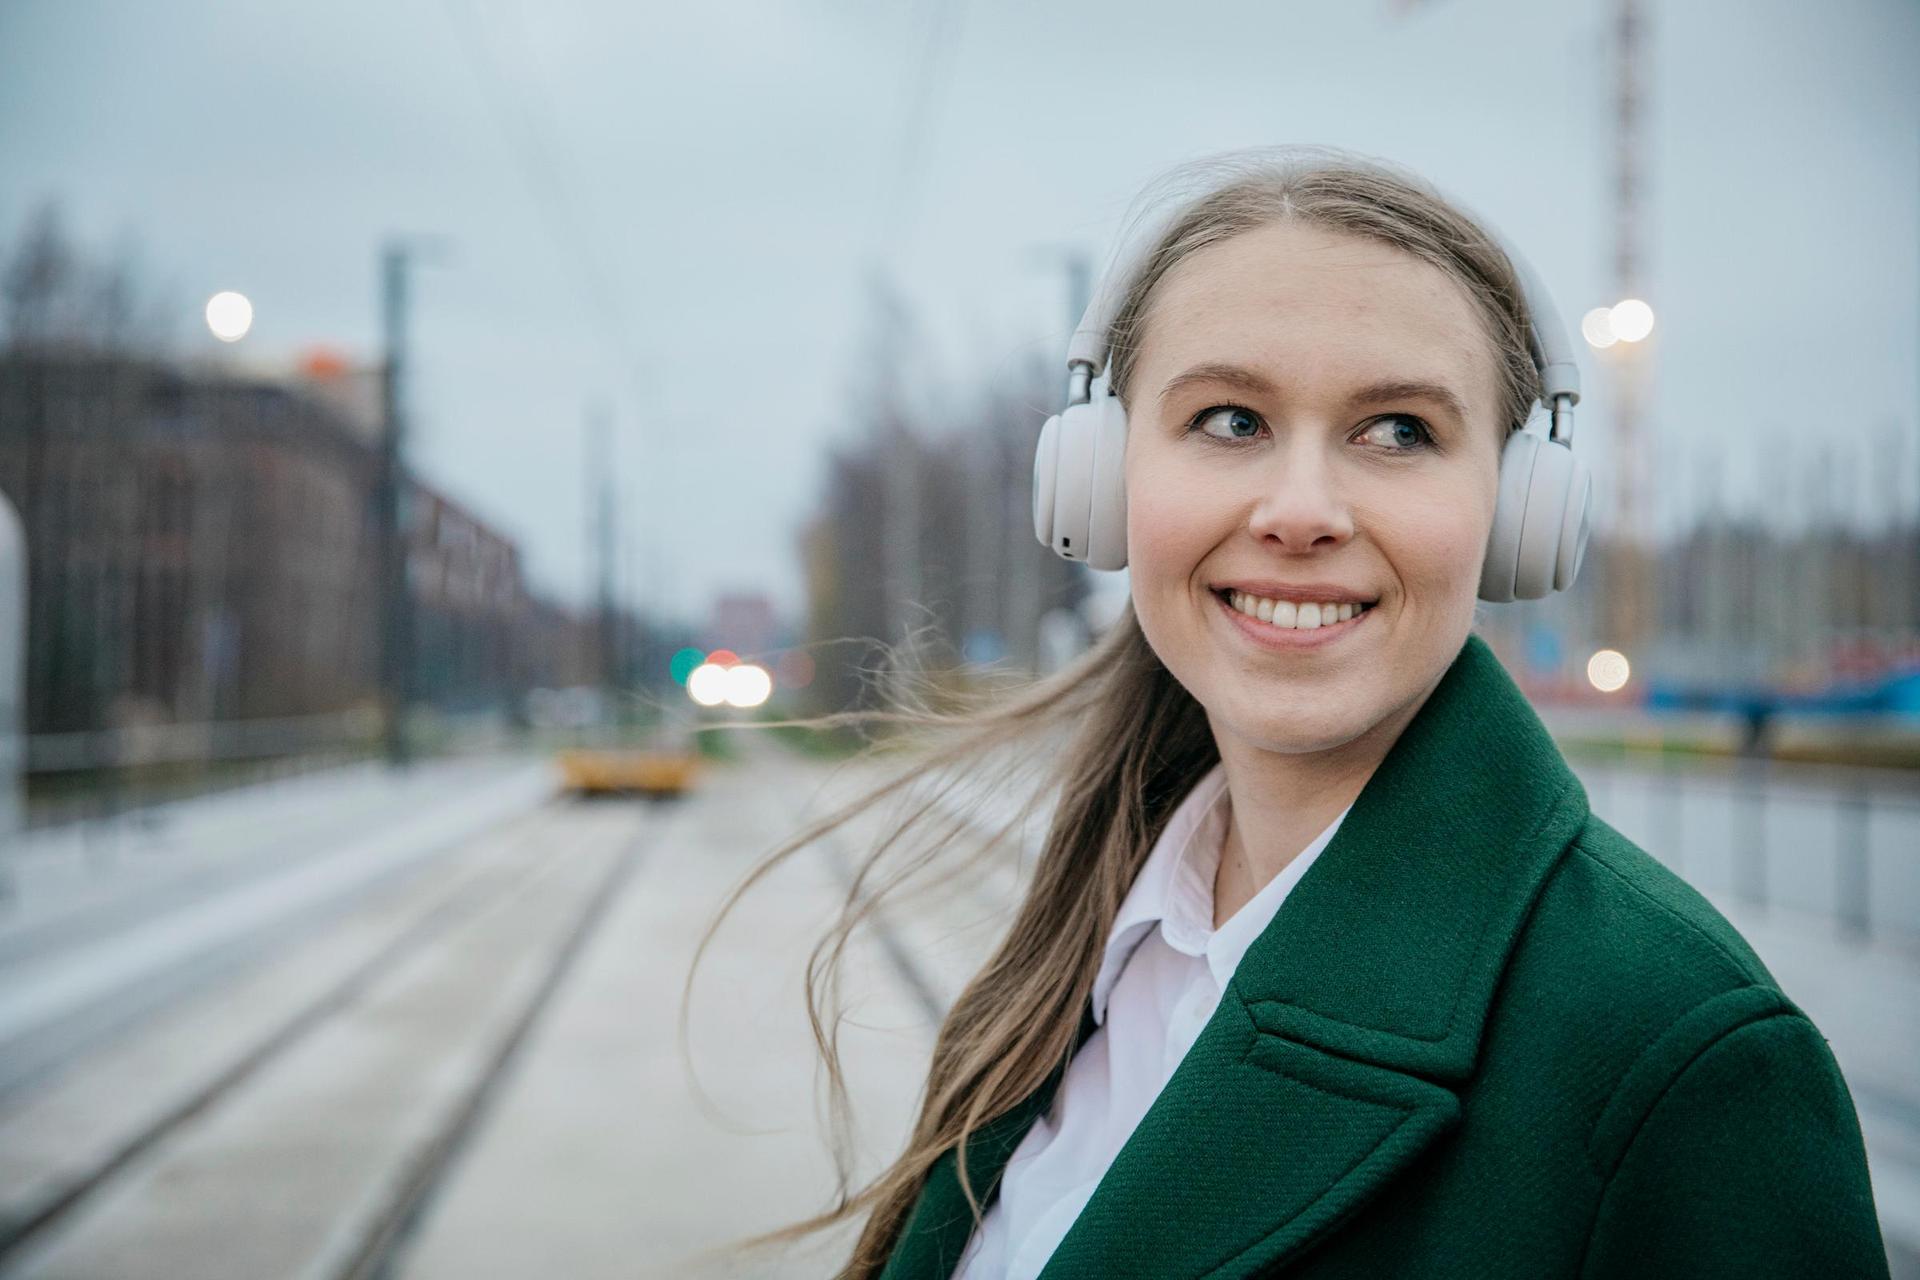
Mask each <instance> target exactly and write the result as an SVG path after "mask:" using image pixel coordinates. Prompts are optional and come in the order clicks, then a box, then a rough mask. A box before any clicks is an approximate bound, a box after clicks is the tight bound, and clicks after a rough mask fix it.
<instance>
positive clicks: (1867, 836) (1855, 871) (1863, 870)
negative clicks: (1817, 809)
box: [1834, 787, 1873, 942]
mask: <svg viewBox="0 0 1920 1280" xmlns="http://www.w3.org/2000/svg"><path fill="white" fill-rule="evenodd" d="M1839 805H1840V823H1839V824H1838V826H1839V829H1838V831H1837V832H1836V835H1835V841H1836V843H1837V844H1838V846H1839V847H1838V848H1837V849H1835V850H1834V870H1835V872H1836V874H1837V875H1838V877H1839V882H1838V884H1837V885H1836V886H1835V897H1836V898H1837V899H1838V906H1839V915H1840V925H1841V930H1842V932H1844V933H1846V934H1848V935H1849V936H1851V937H1853V938H1856V939H1858V940H1859V941H1862V942H1864V941H1866V940H1867V939H1868V937H1870V936H1871V935H1872V932H1873V896H1872V895H1873V885H1872V881H1871V868H1870V865H1869V863H1870V859H1871V848H1870V841H1871V839H1872V836H1871V831H1872V825H1871V823H1870V821H1869V819H1870V817H1871V815H1872V810H1873V793H1872V792H1871V791H1869V790H1868V789H1867V788H1866V787H1860V788H1858V789H1857V790H1855V791H1854V792H1852V793H1851V794H1842V795H1841V796H1840V798H1839Z"/></svg>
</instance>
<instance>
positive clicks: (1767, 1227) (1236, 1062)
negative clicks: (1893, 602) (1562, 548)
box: [885, 637, 1887, 1280]
mask: <svg viewBox="0 0 1920 1280" xmlns="http://www.w3.org/2000/svg"><path fill="white" fill-rule="evenodd" d="M1090 1026H1091V1022H1090V1020H1083V1022H1082V1028H1081V1031H1082V1035H1083V1036H1084V1035H1085V1034H1086V1033H1087V1032H1088V1030H1089V1029H1090ZM1058 1082H1059V1075H1058V1073H1056V1075H1055V1076H1054V1077H1053V1079H1051V1080H1049V1081H1048V1082H1047V1084H1046V1085H1044V1086H1043V1087H1042V1088H1041V1089H1040V1090H1038V1091H1037V1092H1036V1093H1035V1094H1034V1095H1033V1096H1032V1097H1030V1098H1029V1099H1027V1101H1026V1102H1024V1103H1023V1104H1022V1105H1020V1106H1019V1107H1017V1108H1016V1109H1015V1110H1014V1111H1012V1112H1010V1113H1008V1114H1007V1115H1005V1116H1002V1117H1000V1118H999V1119H998V1120H996V1121H995V1122H993V1123H991V1124H989V1125H988V1126H986V1127H985V1128H984V1129H982V1130H980V1131H979V1132H977V1133H976V1134H975V1135H974V1138H973V1141H972V1143H971V1144H970V1146H969V1148H968V1171H969V1174H970V1175H971V1177H972V1178H973V1180H974V1183H975V1186H976V1187H984V1188H986V1189H987V1191H988V1198H989V1202H990V1200H991V1194H992V1192H993V1191H994V1190H996V1189H997V1184H998V1180H999V1176H1000V1173H1001V1172H1002V1170H1003V1169H1004V1167H1005V1164H1006V1160H1007V1157H1008V1156H1009V1155H1011V1154H1012V1152H1013V1149H1014V1147H1015V1146H1017V1145H1018V1144H1019V1141H1020V1139H1021V1136H1022V1135H1023V1134H1024V1133H1025V1132H1026V1130H1027V1128H1028V1127H1029V1126H1030V1125H1031V1123H1032V1122H1033V1120H1034V1118H1035V1117H1036V1116H1037V1115H1040V1114H1042V1113H1044V1110H1045V1108H1046V1106H1047V1105H1048V1103H1049V1102H1050V1101H1051V1098H1052V1093H1053V1090H1054V1088H1055V1087H1057V1085H1058ZM954 1165H955V1161H954V1155H953V1153H952V1152H948V1153H947V1155H946V1156H944V1157H943V1158H942V1159H941V1160H940V1161H939V1163H938V1164H936V1165H935V1167H934V1169H933V1171H932V1172H931V1173H930V1175H929V1177H928V1180H927V1183H926V1186H925V1187H924V1188H923V1190H922V1192H921V1195H920V1198H919V1201H918V1203H917V1204H916V1206H915V1208H914V1210H913V1213H912V1215H911V1217H910V1219H909V1221H908V1223H907V1226H906V1228H905V1230H904V1232H903V1233H902V1235H901V1237H900V1239H899V1241H898V1242H897V1244H896V1247H895V1249H894V1252H893V1255H892V1258H891V1260H890V1262H889V1264H888V1266H887V1268H886V1271H885V1278H886V1280H933V1278H934V1277H946V1276H949V1275H951V1273H952V1271H953V1268H954V1266H955V1264H956V1263H957V1262H958V1260H959V1257H960V1253H961V1250H962V1249H963V1248H965V1246H966V1243H967V1240H968V1237H969V1235H970V1234H971V1233H972V1230H973V1217H972V1213H971V1211H970V1209H969V1207H968V1205H967V1202H966V1200H965V1198H964V1197H963V1196H962V1194H961V1191H960V1186H959V1181H958V1178H957V1176H956V1173H955V1167H954ZM1886 1274H1887V1262H1886V1255H1885V1253H1884V1251H1883V1246H1882V1244H1881V1239H1880V1230H1879V1226H1878V1223H1877V1221H1876V1219H1875V1216H1874V1208H1873V1199H1872V1194H1871V1191H1870V1189H1869V1186H1868V1181H1867V1162H1866V1154H1865V1151H1864V1150H1863V1149H1862V1146H1861V1141H1860V1128H1859V1122H1858V1120H1857V1118H1856V1116H1855V1114H1854V1109H1853V1104H1852V1100H1851V1098H1850V1097H1849V1096H1848V1094H1847V1088H1846V1085H1845V1083H1844V1082H1843V1081H1842V1080H1841V1078H1840V1072H1839V1070H1838V1069H1837V1068H1836V1067H1835V1065H1834V1060H1833V1056H1832V1054H1831V1053H1829V1052H1828V1049H1827V1043H1826V1041H1825V1040H1824V1039H1823V1038H1822V1037H1821V1035H1820V1033H1819V1031H1818V1030H1817V1029H1816V1028H1815V1027H1814V1025H1813V1024H1812V1023H1811V1022H1809V1021H1808V1020H1807V1018H1806V1015H1804V1014H1803V1013H1801V1012H1800V1010H1799V1009H1797V1008H1795V1007H1794V1005H1793V1002H1792V1001H1790V1000H1789V999H1787V997H1786V996H1785V995H1784V994H1782V993H1781V991H1780V988H1779V986H1778V985H1777V984H1776V983H1775V982H1774V980H1773V978H1772V977H1771V976H1770V975H1769V974H1768V972H1767V970H1766V967H1765V966H1764V965H1762V964H1761V963H1760V960H1759V959H1758V957H1756V956H1755V955H1754V953H1753V951H1752V950H1751V949H1750V948H1749V947H1748V946H1747V944H1746V942H1745V941H1744V940H1743V939H1742V938H1741V937H1740V935H1739V934H1738V933H1737V932H1735V931H1734V929H1733V927H1732V926H1731V925H1729V924H1728V923H1727V922H1726V920H1724V919H1723V918H1722V917H1721V916H1720V915H1719V913H1717V912H1716V911H1715V910H1714V909H1713V908H1712V907H1711V906H1709V905H1708V904H1707V902H1706V900H1705V899H1703V898H1702V897H1701V896H1700V895H1699V894H1698V893H1696V892H1694V890H1693V889H1691V888H1689V887H1688V886H1687V885H1686V884H1685V883H1684V882H1683V881H1681V880H1680V879H1678V878H1677V877H1676V876H1674V875H1673V874H1672V873H1671V872H1669V871H1668V870H1667V869H1666V868H1665V867H1663V866H1662V865H1661V864H1660V863H1658V862H1656V861H1654V860H1653V859H1652V858H1651V857H1649V856H1648V855H1647V854H1646V853H1645V852H1643V851H1642V850H1641V849H1639V848H1638V847H1636V846H1635V845H1634V844H1632V843H1631V842H1629V841H1628V840H1626V839H1625V838H1624V837H1622V836H1621V835H1620V834H1619V833H1618V832H1617V831H1615V830H1614V829H1613V828H1611V827H1609V826H1608V825H1607V824H1606V823H1604V822H1602V821H1601V820H1600V819H1598V818H1596V817H1594V816H1593V814H1592V813H1590V812H1589V811H1588V808H1587V798H1586V794H1585V792H1584V791H1583V789H1582V788H1581V786H1580V783H1579V782H1578V780H1577V779H1575V778H1574V776H1573V774H1572V773H1571V772H1570V771H1569V770H1568V768H1567V765H1566V762H1565V761H1564V760H1563V759H1562V758H1561V755H1560V752H1559V750H1558V749H1557V748H1556V747H1555V746H1554V743H1553V741H1552V739H1551V738H1549V737H1548V736H1547V733H1546V730H1545V729H1544V728H1543V727H1542V726H1541V724H1540V721H1539V719H1538V718H1537V717H1536V716H1535V715H1534V713H1533V710H1532V708H1531V707H1530V706H1528V704H1527V702H1526V699H1525V698H1524V697H1523V696H1522V695H1521V693H1520V691H1519V690H1518V689H1517V688H1516V687H1515V686H1514V684H1513V682H1512V681H1511V679H1509V677H1508V676H1507V673H1506V672H1505V670H1503V669H1502V668H1501V666H1500V664H1499V661H1498V660H1497V659H1496V658H1495V657H1494V656H1493V654H1492V652H1491V651H1490V650H1488V648H1487V647H1486V645H1485V644H1484V643H1483V642H1482V641H1481V640H1480V639H1478V638H1477V637H1474V638H1470V639H1469V640H1468V641H1467V643H1466V646H1465V647H1464V648H1463V649H1462V650H1461V652H1460V655H1459V656H1458V658H1457V659H1455V661H1454V663H1453V665H1452V666H1451V667H1450V668H1449V670H1448V671H1447V673H1446V675H1445V677H1444V678H1443V679H1442V680H1441V682H1440V684H1439V686H1438V687H1437V688H1436V689H1435V690H1434V693H1433V695H1432V696H1431V697H1430V698H1429V699H1428V701H1427V703H1426V704H1425V705H1424V706H1423V707H1422V708H1421V710H1420V712H1419V714H1418V715H1417V716H1416V717H1415V719H1414V720H1413V722H1412V723H1411V724H1410V725H1409V726H1408V728H1407V730H1406V732H1405V733H1404V734H1402V735H1401V738H1400V740H1399V742H1397V743H1396V744H1395V745H1394V747H1393V749H1392V751H1391V752H1390V753H1389V754H1388V756H1387V758H1386V759H1385V761H1383V762H1382V764H1381V766H1380V768H1379V769H1378V770H1377V771H1376V772H1375V774H1374V776H1373V778H1372V779H1371V780H1370V781H1369V782H1368V783H1367V786H1366V789H1365V790H1364V791H1362V792H1361V794H1360V797H1359V799H1358V800H1357V801H1356V802H1355V804H1354V807H1353V809H1352V811H1351V812H1350V813H1349V814H1348V815H1347V818H1346V821H1345V822H1344V823H1343V824H1342V825H1341V827H1340V830H1339V832H1338V833H1337V835H1336V836H1335V837H1334V840H1333V842H1332V843H1331V844H1329V845H1328V846H1327V848H1326V849H1325V850H1324V851H1323V852H1322V854H1321V855H1320V858H1319V860H1318V861H1317V862H1316V863H1315V864H1314V865H1313V867H1312V868H1311V869H1310V870H1309V871H1308V872H1307V874H1306V875H1305V876H1304V877H1302V879H1301V881H1300V883H1299V884H1298V885H1296V886H1295V887H1294V889H1293V892H1292V893H1291V895H1289V896H1288V898H1287V899H1286V902H1285V903H1284V904H1283V905H1282V907H1281V909H1280V912H1279V914H1278V915H1277V916H1276V917H1275V918H1274V921H1273V923H1272V924H1271V925H1270V926H1269V927H1268V928H1267V930H1266V931H1265V932H1264V933H1263V934H1261V936H1260V937H1259V939H1258V940H1257V941H1256V942H1255V943H1254V944H1253V946H1252V948H1251V949H1250V950H1249V951H1248V952H1247V953H1246V956H1245V958H1244V959H1243V960H1242V961H1241V963H1240V968H1239V970H1238V972H1236V973H1235V975H1234V977H1233V980H1232V982H1231V983H1230V984H1229V985H1228V987H1227V990H1226V993H1225V995H1224V996H1223V997H1222V999H1221V1001H1220V1005H1219V1009H1218V1010H1217V1012H1216V1013H1215V1014H1214V1016H1213V1019H1212V1021H1211V1022H1209V1023H1208V1024H1207V1026H1206V1029H1205V1030H1204V1031H1203V1032H1202V1033H1201V1035H1200V1038H1199V1040H1198V1041H1197V1042H1196V1043H1195V1044H1194V1046H1193V1048H1192V1050H1191V1051H1190V1052H1189V1053H1188V1054H1187V1056H1186V1058H1185V1059H1184V1060H1183V1061H1182V1062H1181V1064H1180V1066H1179V1069H1178V1070H1177V1071H1175V1072H1174V1075H1173V1078H1172V1079H1171V1080H1170V1081H1169V1082H1168V1083H1167V1086H1166V1088H1165V1089H1164V1090H1163V1091H1162V1092H1161V1094H1160V1096H1159V1097H1158V1098H1157V1099H1156V1100H1155V1101H1154V1103H1153V1106H1152V1108H1151V1109H1150V1110H1149V1111H1148V1112H1147V1114H1146V1116H1145V1118H1144V1119H1143V1120H1142V1121H1141V1122H1140V1125H1139V1127H1138V1128H1137V1129H1136V1130H1135V1131H1134V1133H1133V1136H1132V1137H1131V1138H1130V1139H1129V1140H1128V1142H1127V1144H1126V1146H1125V1147H1124V1148H1122V1149H1121V1151H1120V1154H1119V1156H1118V1157H1117V1158H1116V1159H1115V1160H1114V1162H1113V1165H1112V1167H1111V1168H1110V1169H1109V1170H1108V1172H1107V1174H1106V1177H1105V1178H1104V1179H1103V1180H1102V1181H1101V1183H1100V1185H1099V1187H1098V1189H1097V1190H1096V1191H1095V1192H1094V1195H1093V1198H1092V1200H1091V1201H1089V1202H1088V1204H1087V1206H1086V1209H1085V1210H1084V1211H1083V1212H1082V1213H1081V1215H1080V1217H1079V1219H1078V1220H1077V1221H1076V1222H1075V1223H1074V1225H1073V1227H1072V1229H1071V1230H1070V1231H1069V1232H1068V1233H1067V1236H1066V1238H1065V1239H1064V1240H1063V1241H1062V1242H1061V1244H1060V1247H1059V1249H1058V1250H1056V1251H1055V1253H1054V1255H1053V1258H1052V1260H1051V1262H1050V1263H1049V1264H1048V1266H1047V1268H1046V1270H1045V1272H1044V1273H1043V1275H1044V1278H1045V1280H1068V1278H1071V1280H1118V1278H1120V1277H1133V1276H1139V1277H1148V1276H1151V1277H1156V1278H1158V1277H1167V1278H1169V1280H1176V1278H1184V1277H1200V1276H1206V1277H1210V1278H1213V1280H1226V1278H1227V1277H1239V1276H1269V1275H1284V1276H1289V1277H1294V1276H1297V1277H1300V1278H1301V1280H1334V1278H1335V1277H1343V1278H1344V1277H1368V1278H1369V1280H1379V1278H1380V1277H1461V1278H1462V1280H1468V1278H1471V1280H1494V1278H1496V1277H1516V1278H1518V1277H1525V1278H1526V1280H1539V1278H1540V1277H1544V1276H1587V1277H1636V1278H1637V1277H1664V1276H1675V1277H1700V1276H1704V1277H1721V1276H1725V1277H1734V1276H1739V1277H1788V1276H1793V1277H1820V1278H1821V1280H1834V1278H1836V1277H1843V1276H1885V1275H1886Z"/></svg>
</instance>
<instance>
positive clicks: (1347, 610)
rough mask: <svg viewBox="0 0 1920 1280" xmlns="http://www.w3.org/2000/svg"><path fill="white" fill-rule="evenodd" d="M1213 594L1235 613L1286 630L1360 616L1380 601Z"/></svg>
mask: <svg viewBox="0 0 1920 1280" xmlns="http://www.w3.org/2000/svg"><path fill="white" fill-rule="evenodd" d="M1214 594H1215V595H1216V596H1218V597H1220V599H1221V600H1222V601H1224V602H1225V603H1226V606H1227V607H1228V608H1229V609H1232V610H1233V611H1234V612H1235V613H1239V614H1244V615H1245V616H1247V617H1249V618H1252V619H1254V620H1255V621H1258V622H1264V623H1266V624H1267V625H1268V626H1271V627H1277V628H1280V629H1281V630H1285V631H1312V630H1317V629H1318V628H1320V627H1331V626H1334V625H1335V624H1337V623H1341V622H1346V621H1348V620H1349V619H1351V618H1357V617H1359V616H1360V615H1361V614H1363V613H1365V612H1367V610H1369V609H1371V608H1373V606H1374V605H1375V604H1377V603H1379V602H1378V601H1368V602H1366V603H1364V604H1361V603H1354V602H1352V601H1335V600H1326V601H1319V602H1312V601H1309V602H1306V603H1297V602H1295V601H1292V600H1269V599H1267V598H1265V597H1263V596H1256V595H1252V594H1250V593H1248V592H1245V591H1215V592H1214Z"/></svg>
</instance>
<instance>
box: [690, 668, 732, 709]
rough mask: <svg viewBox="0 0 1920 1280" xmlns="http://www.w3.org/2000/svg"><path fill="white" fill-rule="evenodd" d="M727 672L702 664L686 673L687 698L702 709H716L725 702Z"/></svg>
mask: <svg viewBox="0 0 1920 1280" xmlns="http://www.w3.org/2000/svg"><path fill="white" fill-rule="evenodd" d="M727 670H728V668H726V667H722V666H718V665H716V664H714V663H711V662H703V663H701V664H700V665H699V666H697V667H695V668H694V669H693V670H692V671H690V672H688V673H687V696H688V697H690V698H692V699H693V700H694V701H695V702H697V703H699V704H700V705H701V706H703V707H717V706H719V705H720V704H721V703H723V702H725V701H726V700H727Z"/></svg>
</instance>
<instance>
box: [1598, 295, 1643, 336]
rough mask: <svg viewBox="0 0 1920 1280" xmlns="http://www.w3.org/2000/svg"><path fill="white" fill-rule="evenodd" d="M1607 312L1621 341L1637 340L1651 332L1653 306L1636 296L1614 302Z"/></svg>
mask: <svg viewBox="0 0 1920 1280" xmlns="http://www.w3.org/2000/svg"><path fill="white" fill-rule="evenodd" d="M1608 314H1609V317H1610V319H1611V321H1612V324H1613V332H1614V334H1615V335H1616V336H1617V337H1618V338H1619V339H1620V341H1622V342H1638V341H1640V340H1641V339H1642V338H1644V337H1646V336H1647V335H1648V334H1650V333H1652V332H1653V308H1652V307H1650V306H1648V305H1647V304H1646V303H1644V302H1642V301H1640V299H1638V298H1628V299H1627V300H1626V301H1624V302H1616V303H1614V304H1613V309H1612V310H1611V311H1610V312H1609V313H1608Z"/></svg>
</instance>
